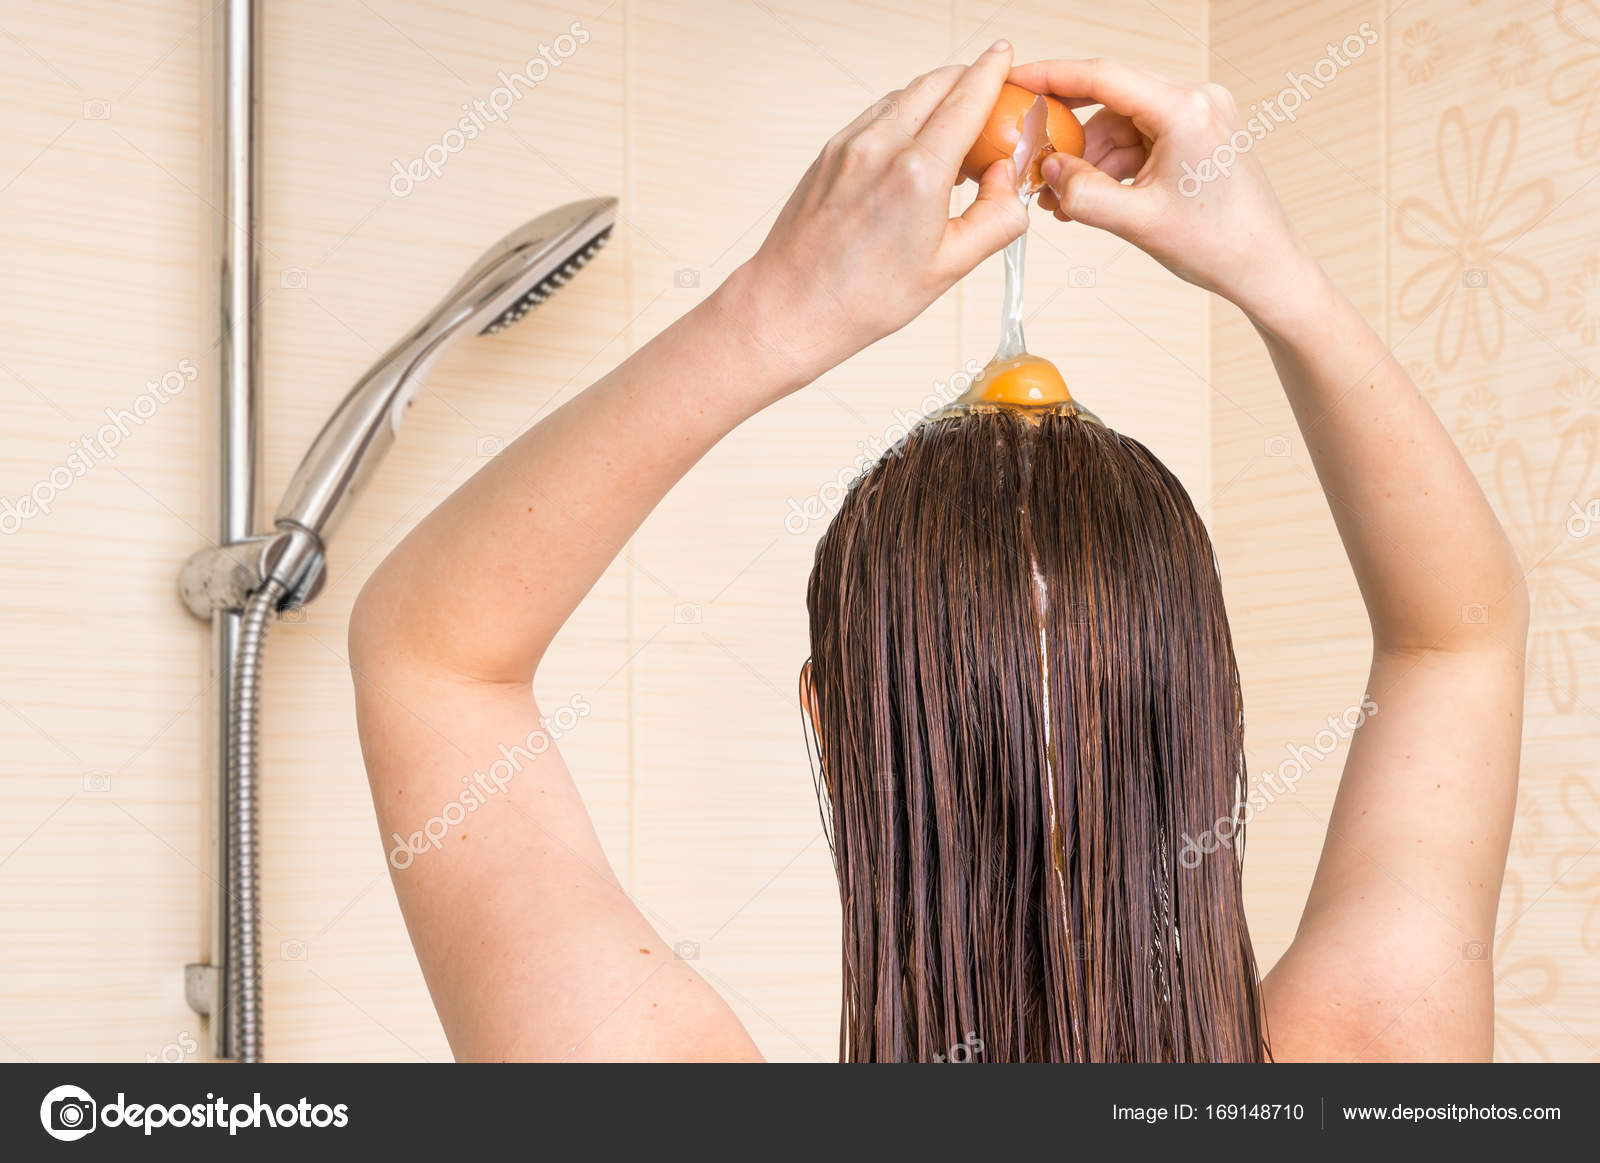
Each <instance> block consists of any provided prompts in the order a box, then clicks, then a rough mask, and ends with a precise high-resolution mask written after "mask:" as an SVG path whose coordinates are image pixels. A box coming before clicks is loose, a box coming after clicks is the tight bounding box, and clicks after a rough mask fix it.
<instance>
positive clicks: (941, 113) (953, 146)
mask: <svg viewBox="0 0 1600 1163" xmlns="http://www.w3.org/2000/svg"><path fill="white" fill-rule="evenodd" d="M1010 70H1011V46H1010V45H1009V44H1007V43H1006V42H1005V41H1003V40H997V41H995V42H994V44H993V45H991V46H990V47H989V49H988V50H987V51H986V52H984V53H983V54H982V55H981V56H979V57H978V59H977V60H975V61H974V62H972V64H971V65H970V66H969V67H968V68H966V69H965V70H964V71H963V72H962V74H961V76H960V78H959V79H958V80H957V81H956V83H955V85H954V86H952V87H951V89H950V91H949V92H948V93H946V94H945V96H944V98H943V100H941V101H940V102H939V103H938V106H937V108H935V109H934V110H933V112H932V113H931V114H929V116H928V120H927V123H926V124H924V125H923V127H922V129H921V131H920V132H919V133H918V134H917V143H918V144H919V145H921V146H923V147H924V148H925V149H927V151H928V152H929V153H931V154H932V155H933V156H934V157H936V158H938V159H939V162H940V164H941V165H942V166H943V167H944V168H945V169H947V170H948V171H949V173H950V181H951V182H952V183H954V181H955V178H956V171H957V170H959V169H960V168H961V159H962V158H964V157H966V156H967V151H968V150H969V149H971V148H972V143H973V142H975V141H977V140H978V134H980V133H982V132H983V126H984V123H985V122H987V121H988V120H989V114H990V113H992V112H993V111H994V103H995V102H996V101H997V100H998V99H999V97H1000V86H1001V85H1004V84H1005V83H1006V74H1007V73H1008V72H1010Z"/></svg>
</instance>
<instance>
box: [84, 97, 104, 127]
mask: <svg viewBox="0 0 1600 1163" xmlns="http://www.w3.org/2000/svg"><path fill="white" fill-rule="evenodd" d="M110 117H111V102H110V101H102V100H101V99H100V98H98V97H91V98H90V99H89V100H87V101H85V102H84V103H83V119H84V120H85V121H106V120H109V119H110Z"/></svg>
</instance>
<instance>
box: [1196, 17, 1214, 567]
mask: <svg viewBox="0 0 1600 1163" xmlns="http://www.w3.org/2000/svg"><path fill="white" fill-rule="evenodd" d="M1212 3H1214V0H1200V49H1201V56H1200V62H1201V79H1202V80H1204V81H1210V80H1211V58H1212V45H1211V5H1212ZM1205 303H1206V309H1205V331H1204V333H1203V336H1202V346H1203V350H1204V355H1203V357H1202V359H1203V362H1202V364H1201V366H1202V367H1204V368H1205V372H1206V383H1207V384H1208V385H1214V384H1215V383H1216V381H1217V353H1216V335H1215V329H1216V326H1217V297H1216V296H1215V295H1213V294H1210V293H1209V292H1208V293H1207V294H1206V296H1205ZM1205 448H1206V459H1205V470H1206V481H1205V492H1204V494H1203V495H1204V496H1206V497H1208V498H1209V499H1210V503H1209V504H1208V505H1207V506H1206V509H1207V511H1208V512H1209V513H1210V521H1209V522H1208V524H1210V525H1211V526H1212V527H1213V528H1215V525H1216V521H1217V496H1218V494H1217V492H1216V483H1217V394H1216V391H1215V389H1214V388H1213V390H1212V391H1209V392H1207V393H1206V445H1205ZM1212 535H1213V536H1215V533H1213V534H1212Z"/></svg>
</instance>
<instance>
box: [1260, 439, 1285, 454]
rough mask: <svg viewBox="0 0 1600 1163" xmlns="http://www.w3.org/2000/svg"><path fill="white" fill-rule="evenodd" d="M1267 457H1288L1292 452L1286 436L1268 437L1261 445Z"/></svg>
mask: <svg viewBox="0 0 1600 1163" xmlns="http://www.w3.org/2000/svg"><path fill="white" fill-rule="evenodd" d="M1262 448H1263V449H1264V450H1265V451H1266V454H1267V455H1268V456H1288V455H1289V453H1290V452H1292V451H1293V446H1292V445H1291V444H1290V443H1289V438H1288V437H1287V436H1269V437H1267V439H1266V441H1265V442H1264V443H1263V444H1262Z"/></svg>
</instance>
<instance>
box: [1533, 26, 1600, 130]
mask: <svg viewBox="0 0 1600 1163" xmlns="http://www.w3.org/2000/svg"><path fill="white" fill-rule="evenodd" d="M1555 16H1556V27H1557V28H1559V29H1560V30H1561V31H1562V32H1563V33H1565V34H1566V36H1567V37H1570V38H1571V39H1572V40H1573V41H1576V42H1577V46H1578V51H1577V53H1576V54H1575V55H1574V56H1572V57H1569V58H1568V59H1567V60H1565V61H1563V62H1562V63H1561V64H1559V65H1557V66H1556V67H1555V68H1554V69H1552V70H1551V72H1550V75H1549V76H1548V77H1547V78H1546V79H1545V95H1546V96H1547V97H1549V98H1550V102H1551V104H1553V105H1555V106H1557V107H1558V108H1567V107H1569V106H1570V107H1571V108H1574V109H1576V110H1577V111H1578V138H1577V142H1576V144H1575V147H1574V148H1575V149H1576V151H1577V154H1578V156H1579V157H1581V158H1586V157H1590V156H1592V155H1594V154H1595V153H1597V152H1600V0H1556V7H1555Z"/></svg>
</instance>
